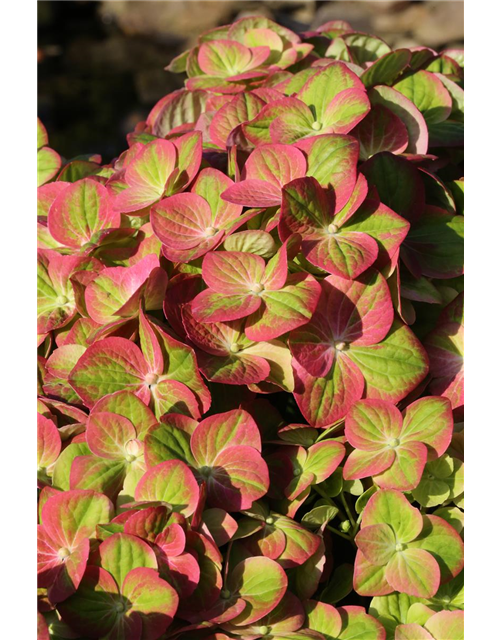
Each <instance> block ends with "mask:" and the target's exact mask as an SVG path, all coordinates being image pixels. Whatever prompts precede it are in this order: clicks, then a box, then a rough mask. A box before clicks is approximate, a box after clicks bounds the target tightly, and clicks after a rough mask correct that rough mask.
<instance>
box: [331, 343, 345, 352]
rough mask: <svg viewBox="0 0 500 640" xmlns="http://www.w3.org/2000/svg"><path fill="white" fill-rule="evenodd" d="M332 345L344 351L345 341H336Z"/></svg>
mask: <svg viewBox="0 0 500 640" xmlns="http://www.w3.org/2000/svg"><path fill="white" fill-rule="evenodd" d="M334 346H335V349H337V351H345V349H346V348H347V342H336V343H335V345H334Z"/></svg>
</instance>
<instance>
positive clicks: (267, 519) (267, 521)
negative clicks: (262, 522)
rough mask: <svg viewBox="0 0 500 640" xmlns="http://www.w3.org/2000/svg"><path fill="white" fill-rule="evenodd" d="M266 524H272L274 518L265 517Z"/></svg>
mask: <svg viewBox="0 0 500 640" xmlns="http://www.w3.org/2000/svg"><path fill="white" fill-rule="evenodd" d="M266 524H274V518H273V517H272V516H269V517H267V518H266Z"/></svg>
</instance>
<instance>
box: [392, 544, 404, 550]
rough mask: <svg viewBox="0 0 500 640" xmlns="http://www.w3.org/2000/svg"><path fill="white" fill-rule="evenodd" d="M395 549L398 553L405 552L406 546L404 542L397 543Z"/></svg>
mask: <svg viewBox="0 0 500 640" xmlns="http://www.w3.org/2000/svg"><path fill="white" fill-rule="evenodd" d="M394 548H395V549H396V551H403V549H404V545H403V543H402V542H397V543H396V546H395V547H394Z"/></svg>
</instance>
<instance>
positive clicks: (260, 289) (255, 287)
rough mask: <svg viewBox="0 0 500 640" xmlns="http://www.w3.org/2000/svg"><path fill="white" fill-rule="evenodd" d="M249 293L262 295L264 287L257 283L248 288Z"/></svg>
mask: <svg viewBox="0 0 500 640" xmlns="http://www.w3.org/2000/svg"><path fill="white" fill-rule="evenodd" d="M250 291H251V292H252V293H255V294H257V295H258V294H259V293H262V292H263V291H264V285H262V284H260V282H257V283H256V284H253V285H252V286H251V287H250Z"/></svg>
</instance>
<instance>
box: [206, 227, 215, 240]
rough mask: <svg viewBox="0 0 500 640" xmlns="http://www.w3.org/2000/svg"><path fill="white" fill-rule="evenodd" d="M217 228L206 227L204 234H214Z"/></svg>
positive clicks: (210, 235) (209, 235)
mask: <svg viewBox="0 0 500 640" xmlns="http://www.w3.org/2000/svg"><path fill="white" fill-rule="evenodd" d="M217 231H218V229H216V228H215V227H207V228H206V229H205V235H206V236H208V237H209V238H211V237H212V236H214V235H215V234H216V233H217Z"/></svg>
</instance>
